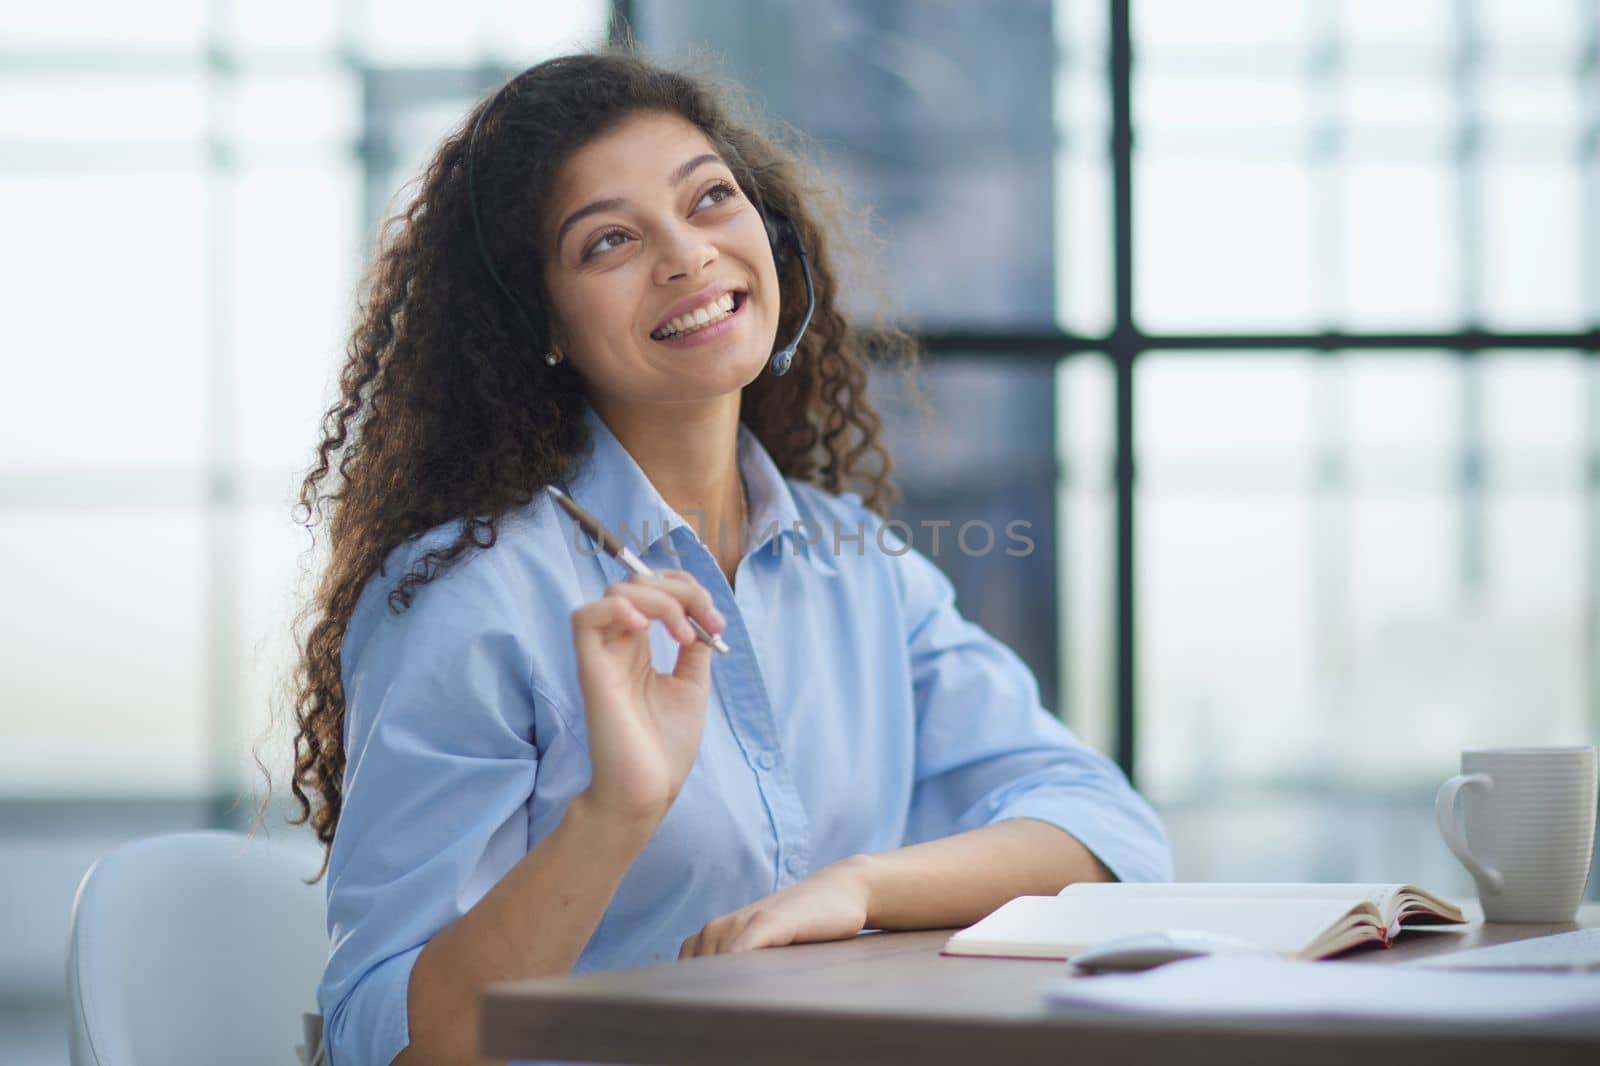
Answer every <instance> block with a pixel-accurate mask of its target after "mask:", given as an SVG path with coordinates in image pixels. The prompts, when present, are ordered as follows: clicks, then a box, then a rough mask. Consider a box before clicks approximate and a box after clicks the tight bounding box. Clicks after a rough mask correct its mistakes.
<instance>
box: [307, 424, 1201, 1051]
mask: <svg viewBox="0 0 1600 1066" xmlns="http://www.w3.org/2000/svg"><path fill="white" fill-rule="evenodd" d="M587 420H588V423H589V427H590V430H591V432H592V437H593V448H592V451H590V452H589V453H588V454H587V456H586V457H585V459H584V461H583V462H582V463H580V464H579V466H578V469H577V471H576V472H575V474H574V476H573V478H572V479H571V480H570V482H569V483H568V487H569V490H570V492H571V494H572V496H573V497H574V498H575V499H576V500H577V501H578V502H579V503H581V504H582V505H583V506H584V507H585V508H586V509H587V510H588V511H590V512H591V513H592V514H594V515H596V516H597V517H598V518H600V520H601V521H603V522H605V523H606V524H607V526H608V527H609V528H611V529H612V530H613V531H614V532H622V529H621V528H619V524H620V525H621V526H625V528H626V531H627V538H628V539H629V540H631V541H632V543H633V544H635V545H638V544H641V543H642V544H643V545H644V546H645V548H646V550H645V551H643V552H642V553H641V554H642V556H643V558H644V560H645V562H646V563H647V564H648V565H650V566H651V567H653V568H657V569H660V568H666V567H674V566H681V567H683V568H684V569H687V570H689V571H690V572H691V573H693V574H694V576H695V577H696V578H697V579H698V580H699V582H700V583H701V584H702V585H704V586H705V587H706V588H707V589H708V590H710V592H711V594H712V596H713V597H714V599H715V601H716V605H717V608H718V609H719V610H720V611H721V612H722V614H723V615H724V616H725V617H726V618H727V620H728V625H727V629H726V630H725V631H724V632H723V637H724V639H726V640H727V642H728V644H729V645H730V646H731V648H732V654H729V655H716V656H713V661H712V670H711V679H712V686H711V695H710V702H709V704H708V706H707V711H706V725H705V733H704V738H703V739H702V741H701V745H700V754H699V757H698V759H697V760H696V762H695V764H694V768H693V769H692V770H691V771H690V773H689V776H688V778H687V780H686V781H685V783H684V785H683V789H682V791H681V793H680V794H679V796H678V798H677V801H676V802H675V803H674V804H673V806H672V808H671V810H670V811H669V812H668V813H667V815H666V817H665V819H664V820H663V821H662V823H661V825H660V826H659V828H658V829H657V830H656V832H655V835H654V836H652V837H651V838H650V840H649V842H648V843H647V844H646V845H645V847H644V849H643V851H642V852H641V853H640V854H639V856H638V858H637V859H636V860H635V861H634V863H633V866H632V867H631V868H630V869H629V870H628V873H627V875H626V876H625V877H624V878H623V880H622V883H621V885H620V887H619V888H618V889H617V893H616V896H615V897H614V898H613V899H612V901H611V905H610V906H609V907H608V908H607V909H606V912H605V915H604V917H603V918H602V919H601V921H600V924H599V926H598V928H597V929H596V930H595V933H594V936H593V937H592V938H591V939H590V941H589V943H588V945H587V947H585V949H584V951H583V954H582V955H581V956H580V958H579V959H578V962H577V965H576V967H575V969H576V970H577V971H579V972H582V971H587V970H596V969H605V968H610V967H620V966H631V965H637V964H641V963H648V962H654V961H658V960H663V959H675V958H677V955H678V949H679V947H680V945H681V944H682V942H683V941H684V939H685V938H687V937H689V936H691V935H692V934H694V933H696V932H698V931H699V930H700V929H701V928H702V927H703V926H704V925H705V924H706V923H707V922H708V921H710V920H711V919H713V918H716V917H718V916H719V915H723V914H726V913H728V912H730V911H734V910H737V909H738V908H740V907H742V906H744V905H746V904H748V903H750V902H752V901H754V900H757V899H760V898H761V897H763V896H766V895H769V894H771V893H773V892H775V891H777V890H778V889H781V888H784V887H785V886H787V885H791V884H793V883H794V882H796V881H798V880H800V879H802V878H804V877H805V876H806V875H808V874H809V873H811V872H812V871H815V870H818V869H821V868H822V867H823V866H826V865H827V864H829V863H831V862H834V861H836V860H839V859H843V858H845V857H847V856H850V855H855V854H861V853H867V854H871V853H877V852H883V851H888V850H891V849H893V848H897V847H900V846H902V845H905V844H910V843H916V842H918V841H923V840H929V839H933V838H936V837H942V836H947V835H949V834H952V833H958V832H961V831H963V830H968V829H974V828H977V827H979V826H984V825H988V824H991V823H993V822H998V821H1000V820H1002V819H1007V818H1035V819H1039V820H1042V821H1045V822H1049V823H1051V824H1053V825H1057V826H1060V827H1061V828H1062V829H1064V830H1066V831H1067V832H1069V833H1071V834H1073V835H1074V836H1075V837H1076V838H1077V839H1078V840H1080V841H1082V842H1083V844H1084V845H1085V846H1086V847H1088V848H1089V850H1091V851H1092V852H1094V854H1095V855H1096V856H1098V857H1099V859H1100V860H1101V861H1102V862H1104V863H1105V865H1106V866H1107V867H1109V868H1110V870H1111V871H1112V872H1113V873H1114V874H1115V875H1116V876H1118V877H1119V878H1121V879H1123V880H1130V881H1131V880H1155V879H1164V878H1168V877H1170V862H1171V860H1170V854H1169V850H1168V847H1167V843H1166V839H1165V837H1164V835H1163V833H1162V830H1161V827H1160V824H1159V823H1158V821H1157V820H1156V817H1155V815H1154V814H1153V813H1152V811H1151V810H1150V808H1149V807H1148V806H1147V805H1146V804H1145V803H1144V801H1143V800H1141V799H1140V798H1139V796H1138V795H1136V794H1135V793H1134V792H1133V790H1132V789H1131V788H1130V787H1129V786H1128V783H1127V781H1126V779H1125V778H1124V777H1123V775H1122V774H1121V773H1120V772H1119V771H1118V770H1117V768H1116V767H1115V765H1113V764H1112V763H1110V762H1109V761H1108V760H1106V759H1105V758H1104V757H1102V756H1101V755H1099V754H1097V753H1095V752H1093V751H1091V750H1089V749H1088V748H1086V747H1084V746H1083V745H1082V744H1080V743H1079V742H1078V741H1077V740H1076V739H1074V737H1073V735H1072V733H1071V732H1070V731H1069V730H1068V729H1067V728H1066V727H1065V726H1063V725H1062V724H1061V722H1059V721H1058V720H1057V719H1056V718H1054V717H1052V716H1051V715H1050V714H1049V713H1048V712H1047V711H1046V710H1044V708H1043V707H1042V706H1041V705H1040V702H1039V693H1038V688H1037V685H1036V683H1035V681H1034V679H1033V676H1032V675H1031V673H1030V672H1029V671H1028V669H1027V667H1026V666H1024V665H1023V663H1022V661H1021V660H1020V659H1018V658H1017V656H1016V655H1015V654H1014V653H1013V652H1011V651H1010V650H1009V649H1008V648H1006V647H1005V646H1004V645H1002V644H1000V643H999V642H998V641H996V640H994V639H993V638H992V637H990V636H989V635H987V634H986V633H985V632H983V631H982V630H981V629H979V628H978V627H977V626H975V625H973V624H971V623H970V622H967V621H965V620H964V619H963V618H962V617H961V615H960V614H959V613H958V612H957V611H956V608H955V603H954V595H953V592H952V590H951V586H950V583H949V581H948V580H946V578H945V577H944V575H943V574H942V573H941V572H940V571H939V569H938V568H937V567H936V566H935V565H934V564H933V563H932V562H931V561H929V560H928V559H927V558H926V557H924V556H922V555H920V554H919V553H918V552H916V551H915V550H914V549H911V548H910V547H909V546H908V545H907V544H905V542H904V541H902V540H899V539H897V538H896V537H895V536H894V535H893V532H892V530H888V529H885V528H884V527H883V524H882V522H881V521H880V520H879V519H878V517H877V516H876V515H874V514H872V513H871V512H870V511H868V510H867V509H866V508H865V507H864V506H863V505H862V503H861V500H860V498H859V497H857V496H855V495H853V494H846V495H843V496H834V495H830V494H828V493H825V492H822V491H819V490H817V489H816V488H813V487H811V486H808V485H805V484H803V483H800V482H790V481H787V480H786V479H785V478H784V477H783V476H782V474H781V473H780V472H779V471H778V468H777V466H776V465H775V464H774V463H773V461H772V459H771V457H770V456H769V455H768V454H767V452H766V451H765V450H764V449H763V448H762V446H761V445H760V443H759V442H758V441H757V440H756V438H755V436H754V435H753V434H751V433H750V432H749V430H747V429H745V428H743V427H741V428H740V431H739V433H740V437H739V446H738V463H739V469H740V473H741V474H742V476H743V478H744V481H745V485H746V489H747V493H748V496H749V503H750V508H749V510H750V513H751V520H750V529H751V530H752V531H753V532H752V536H751V537H750V543H749V546H748V548H747V550H746V551H745V553H744V555H743V557H742V559H741V561H740V562H739V565H738V569H737V571H736V573H735V582H734V586H733V587H730V586H729V584H728V581H727V579H726V578H725V577H724V575H723V573H722V571H721V570H720V569H719V568H718V566H717V563H716V561H715V559H714V558H713V556H712V555H711V553H710V552H709V551H708V550H707V549H706V548H705V547H704V546H703V545H702V544H701V543H700V541H699V539H698V537H697V536H696V530H695V528H694V527H693V526H691V525H689V524H687V523H685V521H684V520H683V519H682V518H681V517H680V516H679V515H677V514H675V513H674V512H673V511H672V509H671V508H670V507H668V506H667V504H666V503H665V502H664V501H663V500H662V498H661V496H660V494H659V493H658V492H657V491H656V489H655V488H654V486H652V485H651V483H650V482H649V480H648V479H647V478H646V477H645V476H644V473H643V472H642V471H641V470H640V469H639V466H638V464H637V463H635V462H634V460H633V458H632V457H631V456H630V455H629V454H628V452H627V451H626V450H625V449H624V448H623V447H622V445H621V444H620V443H619V442H618V441H617V439H616V437H615V436H614V435H613V434H612V433H611V432H610V430H608V429H607V428H606V426H605V424H604V423H603V422H602V421H601V420H600V419H599V418H598V417H597V416H596V415H595V414H594V413H593V411H592V410H591V411H590V412H588V415H587ZM574 528H575V527H574V526H573V524H572V522H571V521H570V520H569V519H568V518H567V517H566V516H565V514H564V513H563V512H561V511H560V510H559V509H558V508H557V507H555V506H554V501H553V500H551V499H550V498H549V497H548V496H546V495H541V496H540V498H538V499H537V500H536V501H535V502H534V503H533V504H532V505H530V506H529V507H527V508H524V509H522V510H520V511H518V512H515V513H513V514H511V515H509V516H507V518H506V519H505V520H504V522H503V523H502V525H501V530H500V536H499V539H498V541H497V542H496V543H495V545H494V546H493V547H491V548H489V549H486V550H482V551H477V552H474V553H473V554H472V555H470V556H468V557H467V558H465V559H464V560H462V561H461V562H459V563H458V564H457V565H456V566H455V567H453V568H451V569H449V570H447V571H445V572H444V574H442V575H441V576H440V577H438V578H437V579H435V580H434V581H433V582H432V583H431V584H428V585H426V586H424V587H423V588H422V589H421V590H420V591H419V592H418V594H417V596H416V598H415V600H414V601H413V603H412V605H411V606H410V608H409V609H407V610H405V611H403V612H402V613H400V614H398V615H396V614H394V613H392V612H391V611H390V610H389V609H388V608H387V605H386V602H385V597H386V595H387V593H388V592H389V590H391V589H392V588H393V587H394V585H395V583H396V582H397V581H398V579H399V577H400V576H401V575H403V574H404V573H405V572H406V571H407V570H408V569H409V568H410V566H411V564H412V563H413V562H414V561H415V560H416V559H417V558H418V557H419V556H420V554H421V553H422V552H424V551H426V550H427V549H428V548H430V547H438V546H441V545H443V544H446V543H448V542H449V541H450V540H452V539H453V538H454V535H455V532H456V529H455V528H442V529H439V530H436V531H434V532H433V533H430V534H427V535H425V536H423V537H421V538H418V539H417V540H416V541H414V542H412V543H410V544H407V545H404V546H402V547H401V548H399V549H397V550H396V551H395V552H394V554H393V555H391V557H390V559H389V560H388V564H387V565H386V567H385V572H384V573H383V574H381V575H379V576H377V577H374V578H373V579H372V580H371V581H369V582H368V584H367V586H366V588H365V589H364V590H363V592H362V595H361V598H360V600H359V602H358V604H357V606H356V609H355V611H354V613H353V615H352V617H351V620H350V625H349V628H348V629H347V631H346V634H345V639H344V645H343V653H342V662H343V678H344V693H345V708H346V720H345V743H346V754H347V763H346V767H345V776H344V807H343V811H342V813H341V816H340V821H339V828H338V833H337V835H336V836H335V838H334V842H333V850H332V854H331V857H330V860H329V868H328V881H327V891H328V929H329V935H330V937H331V941H332V950H331V954H330V957H329V960H328V965H327V969H326V971H325V972H324V974H323V979H322V984H321V986H320V988H319V990H318V1002H319V1004H320V1007H321V1010H322V1013H323V1015H324V1017H325V1018H326V1024H327V1043H328V1046H329V1049H330V1051H331V1053H332V1060H333V1062H334V1063H335V1066H346V1064H354V1063H387V1062H389V1061H390V1060H391V1059H392V1058H393V1057H394V1056H395V1055H397V1054H398V1053H399V1052H400V1051H401V1050H402V1049H403V1048H404V1047H405V1046H406V1044H407V1043H408V1041H409V1036H408V1027H407V1016H406V989H407V984H408V981H409V979H410V974H411V967H412V964H413V963H414V962H415V961H416V958H417V955H418V953H419V952H420V951H421V950H422V946H423V945H424V944H425V943H426V942H427V941H428V940H429V939H430V938H431V937H432V936H433V935H434V934H435V933H437V932H439V930H440V929H442V928H444V927H445V926H447V925H449V924H450V923H451V922H453V921H454V920H455V919H456V918H458V917H459V916H461V915H462V914H464V913H465V912H466V911H467V910H468V909H469V908H471V907H472V906H473V904H475V903H476V902H477V901H478V900H479V899H480V898H482V896H483V895H484V894H485V893H486V892H487V891H488V890H489V888H490V887H491V886H492V885H493V884H494V883H495V882H496V881H497V880H498V879H499V878H500V877H502V876H503V875H504V874H505V873H506V872H507V871H508V870H510V868H511V867H512V866H513V865H515V864H516V862H517V861H518V860H519V859H521V858H522V857H523V856H524V855H525V854H526V853H527V852H528V850H529V849H530V848H531V847H532V846H533V845H534V844H535V843H537V842H538V841H539V840H540V839H541V838H542V837H543V836H544V835H545V834H546V833H548V832H550V830H551V829H552V828H553V827H554V826H555V825H556V823H557V822H558V821H559V820H560V819H561V817H562V814H563V812H564V811H565V810H566V807H567V804H568V803H569V802H570V801H571V800H572V799H573V797H575V796H577V795H578V794H579V793H580V792H581V791H583V789H584V787H585V786H586V785H588V783H589V776H590V766H589V757H588V748H587V739H586V736H587V734H586V731H585V722H584V709H583V696H582V691H581V689H580V688H579V685H578V669H577V659H576V655H575V653H574V649H573V642H572V635H571V620H570V616H571V613H572V611H573V610H574V609H575V608H577V607H578V606H580V605H581V604H584V603H587V602H589V601H592V600H594V599H597V598H599V597H600V596H602V595H604V593H605V587H606V585H607V584H609V583H611V582H614V581H623V580H626V579H627V578H628V576H629V574H628V572H627V571H626V570H625V569H624V568H623V567H622V566H621V564H619V563H617V562H616V561H615V560H613V559H612V558H611V557H610V556H607V555H605V554H604V553H597V552H596V551H595V550H594V548H593V547H592V545H590V543H589V542H588V541H587V539H586V538H584V537H582V535H581V534H578V535H575V532H574ZM636 550H637V549H636ZM650 640H651V647H652V650H653V657H654V663H655V668H656V669H657V670H661V671H670V670H671V669H672V665H673V663H674V661H675V659H676V657H677V650H678V645H677V643H676V642H675V641H674V640H673V639H672V638H671V637H670V636H668V635H667V633H666V632H665V630H664V628H663V627H661V626H659V625H652V626H651V628H650Z"/></svg>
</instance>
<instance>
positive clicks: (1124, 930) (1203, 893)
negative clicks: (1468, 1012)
mask: <svg viewBox="0 0 1600 1066" xmlns="http://www.w3.org/2000/svg"><path fill="white" fill-rule="evenodd" d="M1465 921H1466V918H1465V917H1464V916H1463V915H1462V913H1461V909H1460V908H1459V907H1456V906H1455V905H1454V904H1452V903H1449V902H1447V901H1445V900H1442V899H1440V898H1439V897H1438V896H1436V895H1434V894H1433V893H1431V892H1427V891H1424V890H1423V889H1420V888H1417V887H1416V886H1415V885H1353V884H1352V885H1343V884H1328V885H1313V884H1204V883H1196V884H1120V883H1118V884H1097V883H1096V884H1076V885H1068V886H1067V887H1066V888H1064V889H1062V890H1061V893H1060V894H1059V895H1055V896H1018V897H1017V898H1016V899H1014V900H1012V901H1011V902H1010V903H1007V904H1005V905H1004V906H1002V907H1001V908H1000V909H999V910H997V911H995V912H994V913H993V914H991V915H989V916H988V917H987V918H985V919H983V920H982V921H980V922H978V923H977V924H976V925H973V926H970V927H969V928H966V929H963V930H961V932H959V933H957V934H955V935H954V936H952V937H951V938H950V939H949V940H948V941H947V942H946V943H945V947H944V953H945V954H946V955H991V956H1003V957H1007V958H1031V959H1070V958H1071V957H1072V956H1073V955H1075V954H1076V953H1078V952H1080V951H1083V950H1085V949H1086V948H1090V947H1093V946H1095V945H1096V944H1103V943H1105V942H1106V941H1108V940H1111V939H1114V938H1116V937H1121V936H1131V935H1133V934H1135V933H1154V932H1161V931H1166V930H1176V929H1183V930H1203V931H1205V932H1208V933H1222V934H1226V935H1229V936H1236V937H1240V938H1241V939H1244V940H1248V941H1250V942H1252V943H1254V944H1257V945H1259V946H1260V947H1262V948H1265V949H1266V950H1268V951H1274V952H1277V953H1279V954H1281V955H1284V956H1286V957H1289V958H1298V959H1322V958H1327V957H1328V956H1330V955H1337V954H1339V953H1340V952H1341V951H1348V950H1349V949H1350V948H1353V947H1359V946H1360V945H1362V944H1370V943H1377V944H1382V945H1384V946H1385V947H1387V946H1388V945H1389V942H1390V941H1391V940H1393V939H1394V937H1395V935H1396V934H1398V933H1399V932H1400V927H1401V926H1402V925H1423V924H1440V923H1449V924H1455V923H1461V922H1465Z"/></svg>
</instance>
